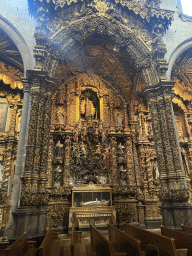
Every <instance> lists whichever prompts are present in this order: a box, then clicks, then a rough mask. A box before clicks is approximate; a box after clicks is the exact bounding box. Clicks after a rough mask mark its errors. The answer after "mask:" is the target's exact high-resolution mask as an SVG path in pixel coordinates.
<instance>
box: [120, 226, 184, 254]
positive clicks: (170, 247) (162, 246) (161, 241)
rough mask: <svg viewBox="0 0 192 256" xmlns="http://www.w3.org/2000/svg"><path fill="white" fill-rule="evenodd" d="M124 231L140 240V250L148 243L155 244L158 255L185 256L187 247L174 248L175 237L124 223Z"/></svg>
mask: <svg viewBox="0 0 192 256" xmlns="http://www.w3.org/2000/svg"><path fill="white" fill-rule="evenodd" d="M124 228H125V233H126V234H128V235H129V236H132V237H134V238H135V239H138V240H140V241H141V245H142V251H145V250H146V246H147V245H148V244H152V245H155V246H156V247H157V248H158V249H159V255H160V256H168V255H169V256H170V255H171V256H185V255H186V254H187V248H183V249H176V246H175V239H173V238H169V237H166V236H162V235H159V234H155V233H153V232H151V231H148V230H145V229H142V228H139V227H136V226H133V225H131V224H127V223H124Z"/></svg>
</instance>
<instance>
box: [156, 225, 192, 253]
mask: <svg viewBox="0 0 192 256" xmlns="http://www.w3.org/2000/svg"><path fill="white" fill-rule="evenodd" d="M161 234H162V235H163V236H167V237H170V238H171V237H172V238H174V239H175V245H176V248H177V249H181V248H187V249H188V252H187V255H192V233H191V234H188V233H184V232H181V231H178V230H174V229H170V228H166V227H163V226H161Z"/></svg>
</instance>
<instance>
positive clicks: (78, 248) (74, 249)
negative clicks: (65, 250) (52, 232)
mask: <svg viewBox="0 0 192 256" xmlns="http://www.w3.org/2000/svg"><path fill="white" fill-rule="evenodd" d="M86 255H87V250H86V247H85V242H84V238H83V237H82V231H75V230H74V229H72V234H71V256H86Z"/></svg>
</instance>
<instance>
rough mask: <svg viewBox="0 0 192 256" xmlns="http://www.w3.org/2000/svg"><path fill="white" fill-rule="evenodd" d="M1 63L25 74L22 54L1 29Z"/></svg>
mask: <svg viewBox="0 0 192 256" xmlns="http://www.w3.org/2000/svg"><path fill="white" fill-rule="evenodd" d="M0 61H1V62H3V63H5V64H7V65H9V66H12V67H14V68H16V69H18V70H19V71H20V72H23V70H24V67H23V60H22V57H21V54H20V52H19V50H18V49H17V47H16V46H15V44H14V43H13V42H12V40H11V39H10V38H9V37H8V36H7V34H6V33H5V32H4V31H3V30H2V29H0Z"/></svg>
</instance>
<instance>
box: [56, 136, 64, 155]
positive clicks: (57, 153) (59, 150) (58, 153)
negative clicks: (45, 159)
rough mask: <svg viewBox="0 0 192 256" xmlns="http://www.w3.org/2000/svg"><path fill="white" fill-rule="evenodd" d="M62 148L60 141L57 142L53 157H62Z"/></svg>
mask: <svg viewBox="0 0 192 256" xmlns="http://www.w3.org/2000/svg"><path fill="white" fill-rule="evenodd" d="M62 148H63V144H61V142H60V140H58V141H57V144H56V146H55V156H56V157H62Z"/></svg>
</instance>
